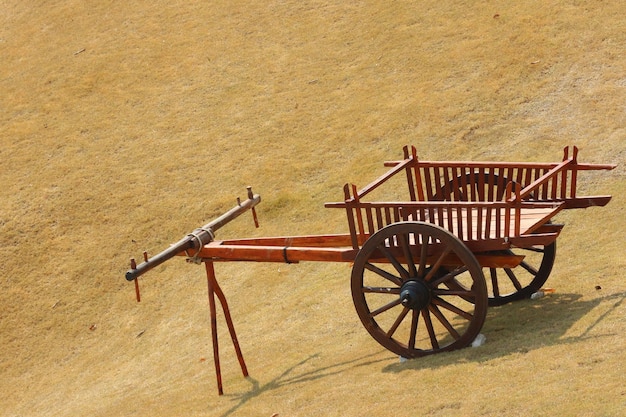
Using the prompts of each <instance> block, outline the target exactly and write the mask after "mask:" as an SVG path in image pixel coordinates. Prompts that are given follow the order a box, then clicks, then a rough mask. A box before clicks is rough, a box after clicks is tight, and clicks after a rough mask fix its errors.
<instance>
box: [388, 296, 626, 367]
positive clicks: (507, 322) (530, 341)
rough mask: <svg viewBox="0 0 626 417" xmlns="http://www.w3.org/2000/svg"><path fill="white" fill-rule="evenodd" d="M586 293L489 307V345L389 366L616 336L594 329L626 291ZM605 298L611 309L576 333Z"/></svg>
mask: <svg viewBox="0 0 626 417" xmlns="http://www.w3.org/2000/svg"><path fill="white" fill-rule="evenodd" d="M581 298H582V295H580V294H558V293H557V294H552V295H550V296H547V297H544V298H541V299H539V300H523V301H519V302H515V303H511V304H507V305H504V306H500V307H493V308H490V309H489V312H488V314H487V320H486V321H485V325H484V327H483V329H482V333H483V334H484V335H485V336H486V342H485V344H484V345H483V346H480V347H477V348H467V349H461V350H458V351H455V352H450V353H448V354H441V355H432V356H426V357H422V358H418V359H415V360H409V361H400V362H395V363H393V364H389V365H387V366H385V367H384V368H383V372H388V373H398V372H402V371H407V370H417V369H434V368H438V367H443V366H448V365H450V364H453V363H467V362H472V361H474V362H481V363H484V362H488V361H490V360H493V359H496V358H500V357H504V356H508V355H511V354H514V353H522V354H523V353H527V352H530V351H532V350H534V349H539V348H542V347H545V346H558V345H569V344H576V343H579V342H581V341H582V340H585V339H600V338H603V337H612V336H615V334H613V333H609V334H597V333H593V330H594V328H595V327H596V326H597V325H598V324H599V323H601V322H602V321H603V320H604V319H605V318H606V317H607V316H608V315H610V314H611V313H612V312H613V311H615V310H616V309H617V308H619V307H620V306H621V305H622V304H623V303H624V300H625V299H626V292H621V293H616V294H611V295H607V296H604V297H599V298H595V299H592V300H585V301H581V300H580V299H581ZM601 304H605V309H606V310H605V311H604V312H603V313H601V314H600V315H599V316H598V317H597V318H596V319H595V320H594V321H593V322H592V323H591V324H589V325H588V326H586V327H585V328H581V329H580V330H577V331H575V332H571V334H568V333H570V332H569V331H570V329H572V327H573V326H575V324H576V323H577V322H579V321H580V320H581V319H582V318H583V317H585V316H586V315H588V314H590V313H591V312H592V311H593V310H594V309H596V308H597V307H598V306H600V305H601Z"/></svg>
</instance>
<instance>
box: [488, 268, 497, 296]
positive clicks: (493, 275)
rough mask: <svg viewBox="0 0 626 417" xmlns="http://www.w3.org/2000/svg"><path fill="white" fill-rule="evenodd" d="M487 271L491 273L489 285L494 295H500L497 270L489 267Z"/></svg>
mask: <svg viewBox="0 0 626 417" xmlns="http://www.w3.org/2000/svg"><path fill="white" fill-rule="evenodd" d="M489 273H490V274H491V287H492V290H493V296H494V297H496V298H497V297H500V287H498V272H497V270H496V268H489Z"/></svg>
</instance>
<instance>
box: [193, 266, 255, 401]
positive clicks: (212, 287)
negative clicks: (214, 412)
mask: <svg viewBox="0 0 626 417" xmlns="http://www.w3.org/2000/svg"><path fill="white" fill-rule="evenodd" d="M204 265H205V267H206V272H207V285H208V289H209V307H210V310H211V334H212V339H213V361H214V363H215V373H216V377H217V390H218V392H219V395H223V394H224V391H223V388H222V373H221V368H220V355H219V345H218V340H217V312H216V307H215V296H216V295H217V298H218V299H219V300H220V304H221V305H222V310H223V311H224V318H225V319H226V325H227V326H228V332H229V333H230V338H231V339H232V342H233V346H234V347H235V353H236V354H237V360H239V365H240V366H241V372H242V373H243V376H244V377H247V376H248V375H249V374H248V367H247V366H246V362H245V360H244V358H243V353H242V352H241V348H240V346H239V341H238V340H237V333H236V332H235V326H234V324H233V319H232V317H231V315H230V309H229V308H228V302H227V301H226V296H225V295H224V292H223V291H222V289H221V287H220V286H219V284H218V283H217V279H216V278H215V268H214V266H213V262H212V261H204Z"/></svg>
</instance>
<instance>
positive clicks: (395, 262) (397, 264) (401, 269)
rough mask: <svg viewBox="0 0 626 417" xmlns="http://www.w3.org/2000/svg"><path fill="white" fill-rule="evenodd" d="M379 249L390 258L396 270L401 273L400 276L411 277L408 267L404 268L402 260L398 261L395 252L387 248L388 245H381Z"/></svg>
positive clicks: (405, 278)
mask: <svg viewBox="0 0 626 417" xmlns="http://www.w3.org/2000/svg"><path fill="white" fill-rule="evenodd" d="M379 249H380V250H381V252H382V253H383V254H384V255H385V258H387V259H389V262H391V264H392V265H393V267H394V268H396V270H397V271H398V273H399V274H400V276H401V277H402V278H403V279H404V280H407V279H409V273H408V272H407V271H406V269H404V267H403V266H402V264H401V263H400V261H398V260H397V259H396V257H395V256H393V254H392V253H391V252H390V251H389V249H387V247H386V246H385V245H380V246H379Z"/></svg>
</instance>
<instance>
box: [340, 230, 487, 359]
mask: <svg viewBox="0 0 626 417" xmlns="http://www.w3.org/2000/svg"><path fill="white" fill-rule="evenodd" d="M450 281H454V282H455V283H459V284H461V285H462V286H463V288H462V289H450V288H448V286H447V285H446V284H447V283H448V282H450ZM351 284H352V299H353V301H354V306H355V307H356V311H357V313H358V315H359V318H360V319H361V322H362V323H363V326H365V328H366V329H367V331H368V332H369V333H370V335H372V337H373V338H374V339H375V340H376V341H378V343H380V344H381V345H383V346H384V347H385V348H387V349H389V350H390V351H392V352H394V353H396V354H398V355H400V356H402V357H405V358H414V357H419V356H424V355H428V354H433V353H438V352H443V351H450V350H454V349H459V348H463V347H466V346H468V345H469V344H470V343H472V341H473V340H474V339H475V338H476V336H477V335H478V333H479V332H480V329H481V328H482V326H483V323H484V321H485V317H486V314H487V287H486V284H485V279H484V276H483V273H482V268H481V267H480V265H479V264H478V261H477V260H476V257H475V256H474V255H473V254H472V252H470V250H469V249H468V248H467V247H466V246H465V245H464V244H463V242H461V241H460V240H459V239H458V238H457V237H456V236H454V235H453V234H451V233H450V232H448V231H447V230H445V229H443V228H441V227H439V226H436V225H433V224H429V223H423V222H399V223H394V224H391V225H389V226H386V227H384V228H382V229H380V230H379V231H378V232H376V233H375V234H373V235H372V236H371V237H370V238H369V239H368V240H367V241H366V242H365V244H364V245H363V247H362V248H361V250H360V251H359V252H358V254H357V256H356V258H355V260H354V267H353V269H352V278H351Z"/></svg>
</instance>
